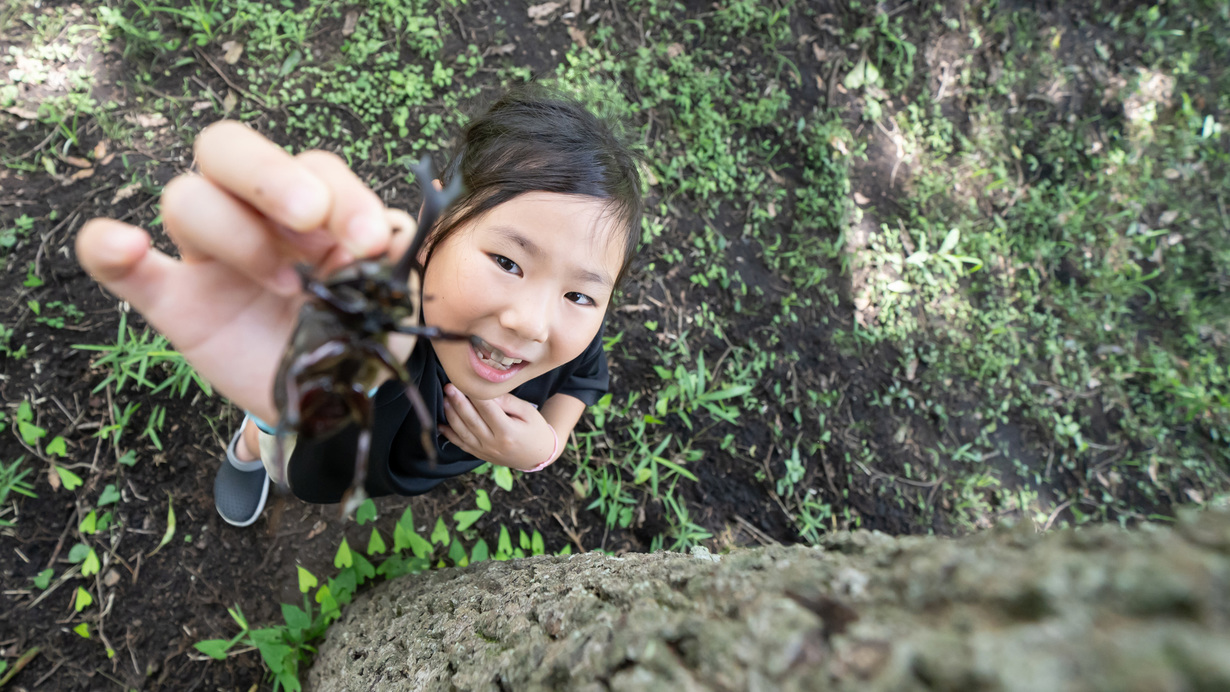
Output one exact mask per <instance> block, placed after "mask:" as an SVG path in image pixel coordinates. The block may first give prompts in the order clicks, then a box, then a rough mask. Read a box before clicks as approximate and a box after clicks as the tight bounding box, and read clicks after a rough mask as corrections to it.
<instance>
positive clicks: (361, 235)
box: [346, 213, 389, 257]
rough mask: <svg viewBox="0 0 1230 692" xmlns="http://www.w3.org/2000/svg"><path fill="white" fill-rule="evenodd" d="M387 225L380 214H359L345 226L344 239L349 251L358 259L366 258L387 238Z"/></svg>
mask: <svg viewBox="0 0 1230 692" xmlns="http://www.w3.org/2000/svg"><path fill="white" fill-rule="evenodd" d="M388 230H389V229H388V223H387V222H386V221H385V219H384V215H382V214H372V213H367V214H360V215H358V216H356V217H354V218H353V219H351V220H350V223H348V224H346V237H347V239H348V240H349V241H350V242H349V243H347V244H348V245H349V246H350V250H351V251H352V252H354V253H355V254H356V255H358V256H360V257H367V256H370V255H372V254H373V253H375V252H376V250H378V249H380V248H381V246H383V245H384V243H385V241H386V240H387V238H388Z"/></svg>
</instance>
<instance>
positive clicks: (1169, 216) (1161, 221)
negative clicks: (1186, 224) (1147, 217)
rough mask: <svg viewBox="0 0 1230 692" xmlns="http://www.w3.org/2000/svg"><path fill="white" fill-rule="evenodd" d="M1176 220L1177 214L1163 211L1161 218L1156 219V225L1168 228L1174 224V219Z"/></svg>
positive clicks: (1172, 210) (1173, 211) (1172, 211)
mask: <svg viewBox="0 0 1230 692" xmlns="http://www.w3.org/2000/svg"><path fill="white" fill-rule="evenodd" d="M1178 218H1179V212H1177V211H1175V210H1174V209H1171V210H1169V211H1164V212H1162V215H1161V217H1160V218H1158V220H1157V225H1159V226H1169V225H1170V224H1172V223H1174V222H1175V219H1178Z"/></svg>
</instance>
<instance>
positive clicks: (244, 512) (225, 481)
mask: <svg viewBox="0 0 1230 692" xmlns="http://www.w3.org/2000/svg"><path fill="white" fill-rule="evenodd" d="M247 424H248V417H247V416H244V419H243V423H240V425H239V429H238V430H236V431H235V435H234V437H232V438H231V443H230V444H229V445H227V446H226V459H224V460H223V461H222V465H221V466H220V467H219V468H218V475H217V476H216V477H215V478H214V507H216V508H217V510H218V514H219V515H220V516H221V517H222V519H223V521H225V522H226V523H228V524H230V525H232V526H250V525H252V523H253V522H255V521H256V520H257V519H258V518H259V517H260V515H261V511H263V510H264V509H265V501H266V500H268V499H269V474H268V473H265V465H264V464H263V463H261V460H260V459H256V460H255V461H240V460H239V459H238V458H237V457H236V456H235V446H236V445H237V444H238V443H239V436H240V435H241V434H242V433H243V428H244V426H245V425H247Z"/></svg>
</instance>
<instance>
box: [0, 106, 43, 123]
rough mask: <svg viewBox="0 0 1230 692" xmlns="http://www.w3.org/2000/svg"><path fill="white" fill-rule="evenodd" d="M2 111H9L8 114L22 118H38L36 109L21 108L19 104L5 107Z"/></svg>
mask: <svg viewBox="0 0 1230 692" xmlns="http://www.w3.org/2000/svg"><path fill="white" fill-rule="evenodd" d="M4 112H5V113H9V114H10V115H15V116H17V117H19V118H21V119H22V120H38V113H37V112H36V111H32V110H28V109H26V108H22V107H21V106H12V107H10V108H5V109H4Z"/></svg>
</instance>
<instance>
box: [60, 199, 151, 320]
mask: <svg viewBox="0 0 1230 692" xmlns="http://www.w3.org/2000/svg"><path fill="white" fill-rule="evenodd" d="M76 247H77V261H78V262H80V263H81V266H82V267H83V268H84V269H85V270H86V272H88V273H89V274H90V276H92V277H93V278H94V279H95V280H96V281H98V282H99V283H101V284H102V285H103V286H105V287H106V288H107V290H109V291H111V292H112V293H114V294H115V295H117V296H119V297H120V298H122V299H124V300H127V301H128V302H129V303H131V304H132V305H133V307H135V308H137V310H138V311H141V310H142V308H144V307H147V306H148V304H149V303H150V301H151V300H153V299H154V298H155V296H157V295H158V294H159V293H160V292H161V287H162V284H163V282H164V281H165V278H166V275H167V273H168V272H169V271H170V270H171V268H172V267H173V265H174V264H175V260H173V259H171V258H170V257H167V256H166V255H164V254H162V253H161V252H159V251H158V250H155V249H153V248H152V247H150V240H149V236H148V235H146V233H145V231H143V230H141V229H139V228H136V227H134V226H129V225H128V224H125V223H120V222H118V221H112V220H110V219H93V220H91V221H89V222H88V223H86V224H85V226H84V227H83V228H82V229H81V231H80V232H79V233H78V234H77V244H76Z"/></svg>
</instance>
